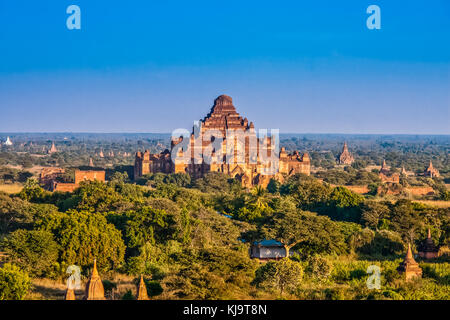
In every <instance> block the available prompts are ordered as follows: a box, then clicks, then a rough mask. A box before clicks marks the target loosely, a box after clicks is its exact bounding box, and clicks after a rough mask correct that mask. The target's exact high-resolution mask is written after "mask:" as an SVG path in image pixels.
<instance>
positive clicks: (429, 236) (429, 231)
mask: <svg viewBox="0 0 450 320" xmlns="http://www.w3.org/2000/svg"><path fill="white" fill-rule="evenodd" d="M427 238H428V239H431V230H430V228H428V234H427Z"/></svg>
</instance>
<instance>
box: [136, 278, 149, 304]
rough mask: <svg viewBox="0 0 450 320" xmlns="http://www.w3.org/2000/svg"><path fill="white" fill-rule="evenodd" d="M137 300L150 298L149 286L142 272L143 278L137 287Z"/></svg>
mask: <svg viewBox="0 0 450 320" xmlns="http://www.w3.org/2000/svg"><path fill="white" fill-rule="evenodd" d="M137 300H150V299H149V297H148V294H147V287H146V286H145V282H144V277H143V276H142V274H141V280H140V281H139V285H138V287H137Z"/></svg>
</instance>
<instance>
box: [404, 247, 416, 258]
mask: <svg viewBox="0 0 450 320" xmlns="http://www.w3.org/2000/svg"><path fill="white" fill-rule="evenodd" d="M405 260H408V261H409V260H413V261H414V257H413V254H412V250H411V244H410V243H408V251H407V252H406V258H405Z"/></svg>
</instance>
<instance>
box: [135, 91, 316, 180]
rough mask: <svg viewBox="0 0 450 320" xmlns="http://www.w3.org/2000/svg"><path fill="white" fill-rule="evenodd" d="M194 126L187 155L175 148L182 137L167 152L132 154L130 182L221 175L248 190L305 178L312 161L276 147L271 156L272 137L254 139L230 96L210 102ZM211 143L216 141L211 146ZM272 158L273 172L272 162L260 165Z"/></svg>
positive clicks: (249, 123)
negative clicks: (289, 178) (149, 176)
mask: <svg viewBox="0 0 450 320" xmlns="http://www.w3.org/2000/svg"><path fill="white" fill-rule="evenodd" d="M197 128H198V132H197V135H195V134H196V132H195V130H196V127H194V129H193V131H192V133H191V137H190V140H189V141H186V143H185V145H187V151H185V150H183V149H181V148H180V146H181V145H179V144H180V143H183V142H184V140H183V139H185V138H186V137H183V136H180V137H178V138H174V137H173V138H172V141H171V151H169V150H167V149H166V150H164V151H163V152H161V153H159V154H151V153H150V152H149V151H148V150H146V151H144V152H140V151H139V152H137V153H136V156H135V166H134V178H135V179H138V178H139V177H141V176H144V175H146V174H150V173H157V172H162V173H188V174H190V175H191V176H192V177H193V178H199V177H202V176H203V175H204V174H206V173H208V172H222V173H225V174H228V175H230V176H231V177H233V178H236V179H238V180H239V181H240V182H241V184H242V186H244V187H251V186H254V185H262V186H267V184H268V183H269V181H270V179H271V178H275V179H277V180H280V181H282V180H283V179H284V176H288V175H293V174H296V173H304V174H306V175H309V174H310V163H311V161H310V158H309V155H308V154H307V153H304V154H303V155H300V153H299V152H298V151H294V152H293V153H291V154H288V153H287V152H286V150H285V149H284V148H281V150H280V152H279V154H278V155H273V154H272V153H273V142H272V137H268V136H266V137H264V138H261V137H257V135H256V132H255V126H254V124H253V122H249V121H248V120H247V118H243V117H242V116H240V115H239V113H237V112H236V109H235V107H234V105H233V101H232V99H231V97H229V96H226V95H221V96H219V97H218V98H217V99H215V101H214V105H213V107H212V109H211V111H210V112H209V113H208V115H207V116H206V117H205V118H203V119H202V120H200V122H199V126H198V127H197ZM230 133H231V136H230ZM227 135H228V136H227ZM216 139H218V140H217V141H216ZM214 141H216V143H219V146H217V147H216V148H215V147H214V144H215V143H214ZM263 150H264V151H263ZM172 151H173V153H172ZM263 152H266V154H264V153H263ZM205 154H210V155H211V159H212V161H205ZM227 154H228V155H229V156H230V157H231V158H232V159H231V160H232V161H227V160H230V159H227V157H226V156H225V155H227ZM271 156H272V157H273V158H276V160H277V161H276V162H277V166H278V167H277V168H276V169H275V170H270V169H274V167H271V166H272V165H273V163H268V162H267V161H266V162H265V161H263V157H266V158H267V157H271ZM179 159H182V160H179ZM186 160H187V161H186ZM269 171H270V174H268V173H267V172H269Z"/></svg>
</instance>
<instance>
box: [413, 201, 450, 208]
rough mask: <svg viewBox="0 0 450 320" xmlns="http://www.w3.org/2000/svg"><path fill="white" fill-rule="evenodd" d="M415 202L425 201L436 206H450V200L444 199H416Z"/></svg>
mask: <svg viewBox="0 0 450 320" xmlns="http://www.w3.org/2000/svg"><path fill="white" fill-rule="evenodd" d="M413 202H418V203H423V204H426V205H427V206H430V207H436V208H450V201H444V200H414V201H413Z"/></svg>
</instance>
